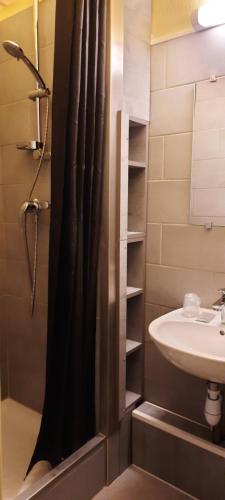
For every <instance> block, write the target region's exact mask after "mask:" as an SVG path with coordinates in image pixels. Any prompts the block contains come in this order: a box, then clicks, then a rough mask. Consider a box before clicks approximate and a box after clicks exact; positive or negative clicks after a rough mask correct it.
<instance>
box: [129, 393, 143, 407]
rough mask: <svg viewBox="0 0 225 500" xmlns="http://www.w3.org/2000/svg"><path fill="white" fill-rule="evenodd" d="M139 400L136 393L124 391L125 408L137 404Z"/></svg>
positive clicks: (139, 396)
mask: <svg viewBox="0 0 225 500" xmlns="http://www.w3.org/2000/svg"><path fill="white" fill-rule="evenodd" d="M139 399H141V394H137V393H136V392H131V391H126V408H129V406H131V405H133V404H134V403H137V401H139Z"/></svg>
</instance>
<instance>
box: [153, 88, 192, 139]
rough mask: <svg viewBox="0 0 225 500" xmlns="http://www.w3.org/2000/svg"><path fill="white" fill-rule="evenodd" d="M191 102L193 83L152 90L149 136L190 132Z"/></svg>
mask: <svg viewBox="0 0 225 500" xmlns="http://www.w3.org/2000/svg"><path fill="white" fill-rule="evenodd" d="M193 103H194V85H184V86H182V87H177V88H173V89H166V90H159V91H156V92H152V99H151V127H150V133H151V136H156V135H166V134H176V133H179V132H190V131H191V130H192V122H193Z"/></svg>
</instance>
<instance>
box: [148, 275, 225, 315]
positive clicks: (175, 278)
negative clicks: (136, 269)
mask: <svg viewBox="0 0 225 500" xmlns="http://www.w3.org/2000/svg"><path fill="white" fill-rule="evenodd" d="M219 278H220V281H221V282H222V280H223V279H224V275H223V277H222V276H220V277H219ZM219 278H218V281H219ZM216 290H217V288H215V277H214V274H213V273H212V272H210V271H199V270H192V269H178V268H173V267H165V266H156V265H147V267H146V301H147V302H150V303H153V304H160V305H164V306H167V307H172V308H177V307H181V306H182V303H183V298H184V295H185V293H187V292H194V293H197V294H198V295H199V296H200V297H201V300H202V305H203V306H211V305H212V303H213V302H214V301H215V300H216V297H217V293H216Z"/></svg>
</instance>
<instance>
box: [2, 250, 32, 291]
mask: <svg viewBox="0 0 225 500" xmlns="http://www.w3.org/2000/svg"><path fill="white" fill-rule="evenodd" d="M6 273H7V274H6V292H7V295H13V296H14V297H23V298H26V299H30V293H31V291H30V283H29V279H28V271H27V263H26V262H25V261H23V260H12V259H11V260H7V265H6Z"/></svg>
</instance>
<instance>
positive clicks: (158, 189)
mask: <svg viewBox="0 0 225 500" xmlns="http://www.w3.org/2000/svg"><path fill="white" fill-rule="evenodd" d="M189 192H190V185H189V182H188V181H151V182H149V183H148V211H147V221H148V222H159V223H160V222H168V223H175V224H176V223H186V222H187V221H188V217H189V197H190V195H189Z"/></svg>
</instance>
